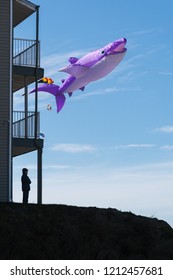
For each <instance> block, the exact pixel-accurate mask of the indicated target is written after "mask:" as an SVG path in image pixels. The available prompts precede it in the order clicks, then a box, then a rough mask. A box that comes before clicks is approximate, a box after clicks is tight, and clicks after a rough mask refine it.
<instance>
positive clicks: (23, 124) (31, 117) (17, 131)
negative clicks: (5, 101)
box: [13, 111, 40, 139]
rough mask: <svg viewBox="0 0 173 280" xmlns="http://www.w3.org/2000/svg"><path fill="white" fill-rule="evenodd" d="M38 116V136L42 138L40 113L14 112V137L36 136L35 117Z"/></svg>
mask: <svg viewBox="0 0 173 280" xmlns="http://www.w3.org/2000/svg"><path fill="white" fill-rule="evenodd" d="M36 117H37V138H40V113H37V116H36V114H35V112H27V113H25V112H23V111H14V112H13V138H31V139H33V138H35V118H36Z"/></svg>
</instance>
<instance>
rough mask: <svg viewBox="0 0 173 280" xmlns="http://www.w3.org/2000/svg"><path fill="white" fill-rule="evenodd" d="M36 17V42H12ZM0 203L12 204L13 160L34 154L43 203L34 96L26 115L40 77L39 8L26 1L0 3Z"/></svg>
mask: <svg viewBox="0 0 173 280" xmlns="http://www.w3.org/2000/svg"><path fill="white" fill-rule="evenodd" d="M33 14H34V16H35V24H34V25H35V26H31V28H35V34H36V36H35V37H36V38H33V40H30V39H29V38H25V39H23V38H22V39H19V38H17V39H16V38H14V37H13V34H14V29H15V27H16V26H18V25H19V24H21V23H22V22H23V21H24V20H25V19H27V18H28V17H30V16H31V15H33ZM0 26H1V28H0V77H1V82H0V104H1V109H0V202H10V201H13V187H12V171H13V157H16V156H20V155H23V154H26V153H29V152H33V151H37V190H38V192H37V193H38V195H37V202H38V203H42V150H43V139H40V138H39V124H40V116H39V112H38V98H37V92H36V94H35V110H34V111H32V112H29V111H28V85H29V84H31V83H33V82H35V87H36V88H37V86H38V82H37V81H38V80H39V79H40V78H42V77H43V75H44V70H43V69H42V68H41V67H40V44H39V6H37V5H35V4H33V3H31V2H30V1H27V0H0ZM19 89H23V91H24V96H23V97H24V98H23V102H24V104H23V105H24V106H23V108H24V110H23V111H22V112H21V111H20V112H17V111H15V112H14V111H13V97H14V95H15V92H17V91H18V90H19Z"/></svg>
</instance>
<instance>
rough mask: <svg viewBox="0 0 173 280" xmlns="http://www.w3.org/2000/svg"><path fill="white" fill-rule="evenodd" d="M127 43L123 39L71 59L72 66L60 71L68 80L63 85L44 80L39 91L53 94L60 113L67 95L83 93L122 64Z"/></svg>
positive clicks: (48, 79) (64, 80) (63, 81)
mask: <svg viewBox="0 0 173 280" xmlns="http://www.w3.org/2000/svg"><path fill="white" fill-rule="evenodd" d="M126 42H127V40H126V39H125V38H121V39H119V40H117V41H114V42H112V43H109V44H108V45H106V46H105V47H103V48H100V49H98V50H96V51H92V52H90V53H88V54H87V55H85V56H83V57H82V58H80V59H78V58H76V57H70V58H69V62H70V64H69V65H68V66H66V67H64V68H62V69H60V70H59V71H60V72H66V73H68V74H69V75H68V76H67V78H66V79H63V80H62V85H61V86H58V85H55V84H53V80H52V79H50V78H42V79H41V80H40V81H39V83H43V84H42V85H40V86H39V87H38V89H37V90H38V91H44V92H48V93H51V94H53V95H54V96H55V99H56V104H57V112H59V111H60V110H61V109H62V107H63V106H64V103H65V99H66V98H65V95H64V94H65V93H68V95H69V96H72V94H73V91H75V90H78V89H80V90H82V91H83V90H84V89H85V86H86V85H87V84H89V83H90V82H93V81H96V80H99V79H101V78H103V77H104V76H106V75H107V74H109V73H110V72H111V71H112V70H113V69H114V68H115V67H116V66H117V65H118V64H119V63H120V62H121V60H122V59H123V57H124V55H125V53H126V50H127V49H126V48H125V45H126ZM35 91H36V89H33V90H32V91H31V92H30V93H32V92H35Z"/></svg>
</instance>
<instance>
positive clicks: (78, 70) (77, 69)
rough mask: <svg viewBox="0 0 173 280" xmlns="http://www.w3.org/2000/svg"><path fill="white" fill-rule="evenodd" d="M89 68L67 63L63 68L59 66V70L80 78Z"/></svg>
mask: <svg viewBox="0 0 173 280" xmlns="http://www.w3.org/2000/svg"><path fill="white" fill-rule="evenodd" d="M88 70H89V67H87V66H83V65H78V64H76V65H73V64H72V65H68V66H66V67H64V68H61V69H60V70H59V72H65V73H68V74H70V75H72V76H73V77H75V78H80V77H82V76H84V75H85V74H86V73H87V72H88Z"/></svg>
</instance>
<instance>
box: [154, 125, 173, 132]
mask: <svg viewBox="0 0 173 280" xmlns="http://www.w3.org/2000/svg"><path fill="white" fill-rule="evenodd" d="M154 131H155V132H165V133H173V126H169V125H167V126H163V127H160V128H156V129H155V130H154Z"/></svg>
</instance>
